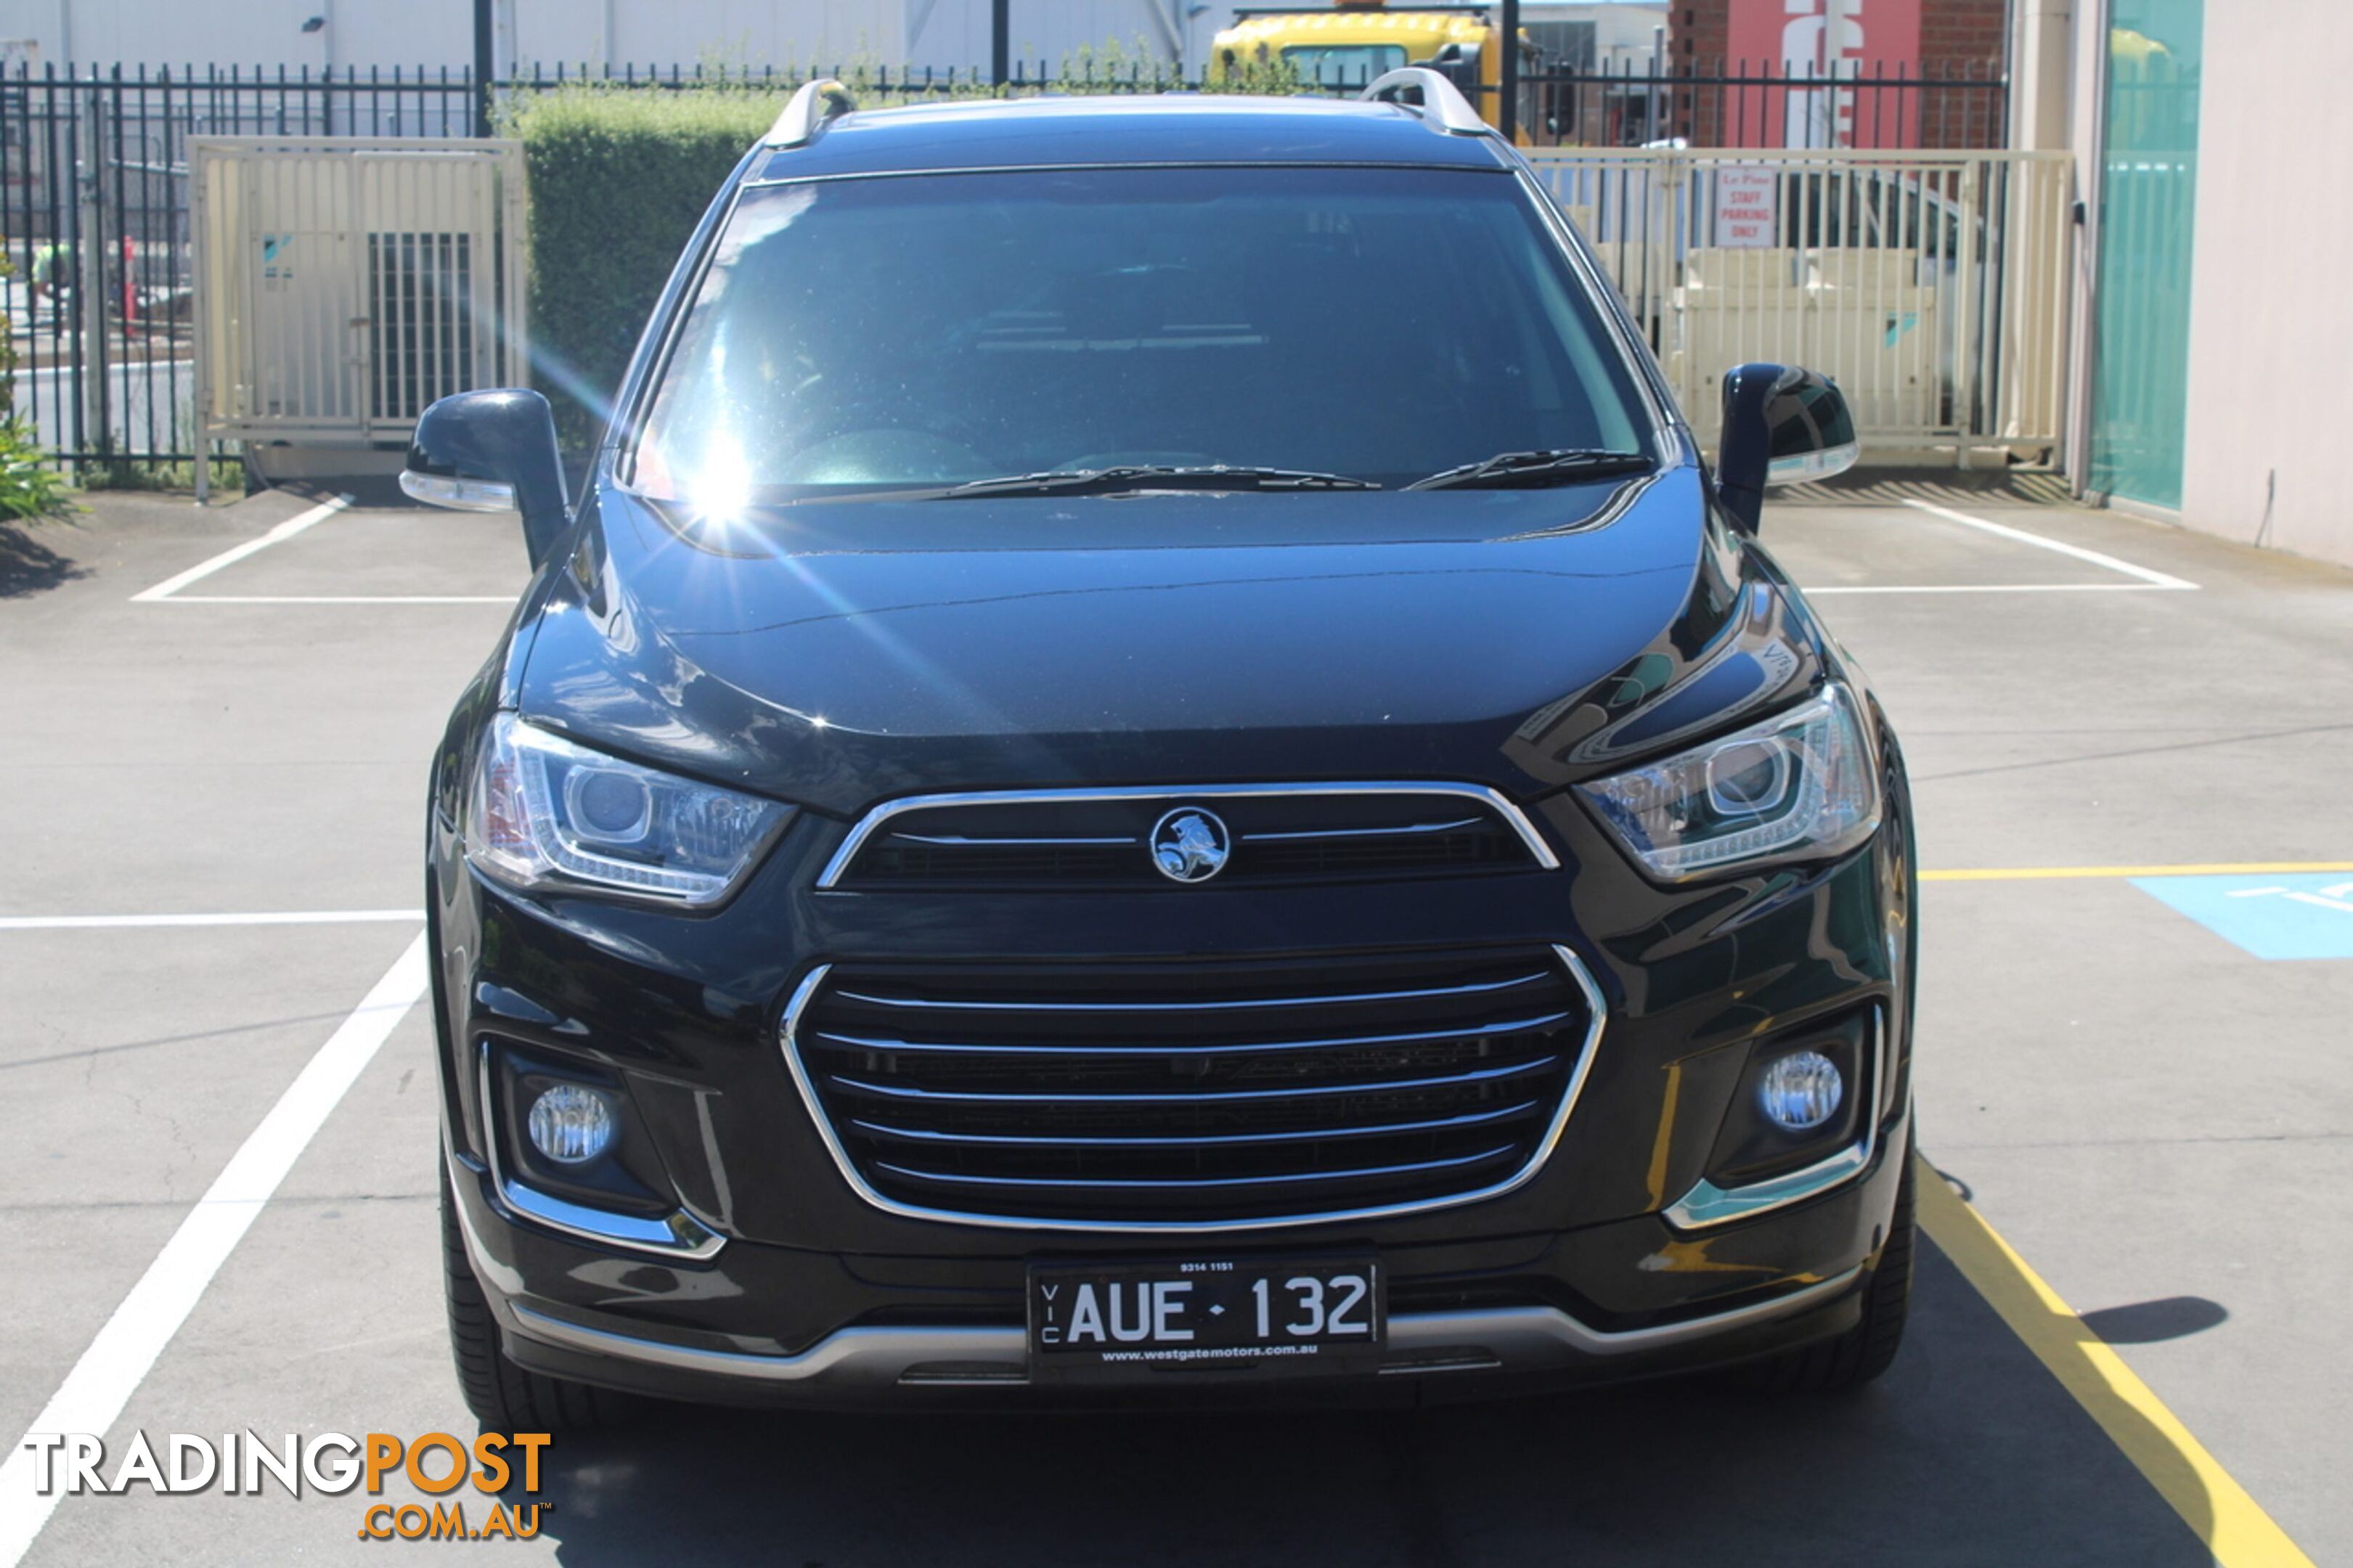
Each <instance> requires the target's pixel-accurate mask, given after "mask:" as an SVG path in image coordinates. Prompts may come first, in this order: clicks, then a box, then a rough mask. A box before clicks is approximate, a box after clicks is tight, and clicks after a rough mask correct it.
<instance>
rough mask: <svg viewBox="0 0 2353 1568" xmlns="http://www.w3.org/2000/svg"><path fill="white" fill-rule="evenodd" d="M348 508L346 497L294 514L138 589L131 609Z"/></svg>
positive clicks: (168, 594)
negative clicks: (240, 542)
mask: <svg viewBox="0 0 2353 1568" xmlns="http://www.w3.org/2000/svg"><path fill="white" fill-rule="evenodd" d="M351 504H352V498H351V497H349V496H337V497H336V498H335V499H334V500H329V501H322V502H320V503H319V504H318V505H317V506H314V507H312V508H311V510H308V511H303V512H297V513H295V514H294V515H293V516H292V517H290V518H288V519H287V520H286V521H284V522H281V523H280V524H279V525H278V526H277V527H275V528H273V529H271V530H270V531H269V532H267V533H265V534H263V535H262V536H261V537H260V538H259V539H248V540H247V541H246V542H244V543H243V544H237V545H232V546H230V547H229V548H228V549H227V550H224V551H222V552H220V553H219V554H218V555H216V556H214V557H213V558H212V559H211V560H209V561H206V562H202V563H198V564H196V565H194V566H191V567H189V568H188V569H187V570H186V571H185V572H183V573H181V574H179V575H178V576H176V577H167V578H165V579H164V581H163V582H161V583H158V584H155V585H154V586H153V587H152V588H147V589H142V591H141V592H139V593H136V594H133V595H131V602H132V604H134V605H153V604H155V603H157V602H159V601H162V600H168V599H170V598H171V597H172V595H174V594H176V593H178V592H179V591H180V590H181V589H183V588H185V587H186V586H187V585H188V584H191V583H195V582H201V581H202V580H203V579H205V578H206V577H209V576H211V575H212V574H214V573H216V572H217V571H219V570H220V569H221V568H222V567H224V566H234V565H236V564H237V563H238V562H240V561H242V560H244V559H245V558H246V557H247V556H248V555H252V554H255V553H257V552H260V551H264V550H267V549H269V547H270V546H271V545H273V544H279V543H282V542H285V541H287V540H289V539H291V538H293V537H294V536H295V535H296V534H298V533H300V532H301V531H303V530H304V529H306V528H309V527H311V525H312V524H314V523H321V522H324V521H327V519H329V518H331V517H332V516H334V515H335V513H337V512H339V511H341V510H343V508H345V507H347V506H349V505H351Z"/></svg>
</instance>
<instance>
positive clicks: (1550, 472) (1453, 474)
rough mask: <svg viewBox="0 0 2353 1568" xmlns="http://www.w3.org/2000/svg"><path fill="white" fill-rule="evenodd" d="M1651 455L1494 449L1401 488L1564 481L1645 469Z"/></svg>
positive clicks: (1499, 486) (1494, 486)
mask: <svg viewBox="0 0 2353 1568" xmlns="http://www.w3.org/2000/svg"><path fill="white" fill-rule="evenodd" d="M1650 467H1651V459H1650V458H1646V457H1644V456H1643V455H1642V454H1641V453H1640V452H1608V451H1594V450H1590V449H1588V448H1586V447H1553V448H1551V449H1550V450H1547V451H1540V452H1498V453H1496V454H1495V455H1494V456H1493V457H1492V458H1481V459H1480V460H1479V461H1477V462H1475V463H1465V464H1463V465H1462V466H1461V467H1460V468H1442V469H1440V471H1438V472H1437V473H1434V474H1431V475H1430V476H1429V477H1427V478H1425V479H1416V480H1414V481H1413V483H1411V484H1409V485H1408V486H1406V487H1405V488H1406V489H1409V490H1455V489H1491V490H1500V489H1516V488H1519V487H1521V486H1528V487H1534V486H1536V485H1566V484H1574V483H1576V482H1577V481H1578V480H1580V479H1601V478H1604V477H1606V476H1608V475H1610V474H1639V473H1642V472H1645V471H1647V470H1648V469H1649V468H1650Z"/></svg>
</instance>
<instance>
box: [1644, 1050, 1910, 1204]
mask: <svg viewBox="0 0 2353 1568" xmlns="http://www.w3.org/2000/svg"><path fill="white" fill-rule="evenodd" d="M1871 1042H1872V1046H1871V1082H1870V1085H1869V1087H1868V1092H1869V1093H1870V1095H1871V1097H1872V1109H1871V1113H1870V1114H1869V1115H1868V1116H1866V1117H1865V1118H1864V1119H1863V1124H1862V1137H1861V1138H1860V1139H1858V1140H1856V1141H1855V1142H1852V1143H1850V1144H1848V1145H1847V1146H1846V1147H1845V1148H1843V1149H1841V1150H1840V1151H1839V1152H1837V1153H1835V1154H1832V1155H1831V1156H1830V1157H1829V1158H1828V1159H1826V1160H1818V1161H1816V1162H1815V1163H1812V1164H1810V1165H1809V1166H1807V1167H1806V1168H1805V1169H1804V1170H1802V1171H1790V1172H1788V1173H1785V1174H1783V1175H1778V1176H1774V1177H1772V1178H1770V1179H1768V1180H1766V1181H1762V1182H1751V1183H1749V1184H1746V1186H1738V1187H1719V1186H1717V1185H1716V1184H1715V1183H1714V1182H1711V1181H1709V1180H1708V1179H1707V1178H1706V1177H1704V1176H1702V1177H1701V1178H1700V1179H1699V1182H1698V1184H1697V1185H1695V1186H1694V1187H1693V1188H1692V1190H1691V1191H1689V1192H1687V1193H1685V1194H1683V1196H1682V1197H1680V1198H1677V1199H1676V1200H1675V1201H1674V1202H1673V1203H1672V1204H1670V1205H1668V1206H1667V1208H1666V1211H1665V1215H1664V1217H1665V1219H1666V1222H1667V1223H1668V1224H1669V1225H1671V1226H1674V1227H1675V1228H1676V1229H1677V1230H1682V1231H1693V1230H1706V1229H1708V1228H1709V1227H1711V1226H1719V1225H1730V1224H1731V1223H1732V1222H1733V1221H1735V1220H1739V1219H1749V1218H1752V1217H1754V1216H1755V1215H1760V1214H1770V1213H1771V1212H1772V1211H1773V1210H1775V1209H1778V1208H1787V1207H1788V1205H1791V1204H1798V1203H1803V1202H1805V1201H1806V1200H1807V1199H1808V1198H1810V1197H1816V1196H1819V1195H1820V1194H1823V1193H1826V1192H1829V1191H1830V1190H1831V1188H1832V1187H1836V1186H1841V1185H1843V1184H1846V1183H1848V1182H1851V1181H1852V1180H1854V1179H1855V1177H1857V1176H1859V1175H1861V1174H1862V1173H1863V1172H1865V1171H1867V1170H1869V1169H1870V1168H1871V1161H1872V1156H1873V1154H1875V1153H1876V1152H1878V1148H1879V1122H1880V1117H1881V1114H1882V1112H1881V1111H1880V1110H1879V1100H1880V1097H1881V1096H1883V1095H1884V1094H1885V1093H1886V1092H1887V1026H1886V1019H1885V1016H1884V1014H1883V1012H1882V1011H1881V1010H1880V1009H1877V1008H1874V1009H1873V1012H1872V1016H1871ZM1910 1114H1911V1112H1910V1110H1909V1108H1908V1107H1907V1108H1906V1110H1905V1116H1906V1117H1908V1116H1909V1115H1910Z"/></svg>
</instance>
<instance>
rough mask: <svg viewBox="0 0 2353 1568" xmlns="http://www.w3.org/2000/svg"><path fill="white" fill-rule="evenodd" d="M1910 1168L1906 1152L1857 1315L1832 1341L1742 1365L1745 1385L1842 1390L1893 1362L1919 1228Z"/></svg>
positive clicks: (1784, 1390)
mask: <svg viewBox="0 0 2353 1568" xmlns="http://www.w3.org/2000/svg"><path fill="white" fill-rule="evenodd" d="M1912 1167H1913V1162H1912V1160H1911V1159H1910V1157H1909V1156H1908V1154H1907V1156H1906V1157H1905V1162H1904V1175H1903V1177H1902V1179H1901V1181H1900V1182H1899V1183H1898V1184H1897V1185H1896V1188H1895V1217H1894V1220H1893V1221H1892V1222H1891V1223H1890V1224H1889V1226H1888V1228H1887V1241H1886V1244H1885V1245H1884V1246H1883V1247H1881V1248H1880V1249H1879V1260H1878V1261H1877V1262H1875V1263H1873V1265H1872V1266H1871V1278H1870V1279H1869V1280H1868V1281H1866V1282H1865V1283H1864V1285H1863V1288H1862V1319H1861V1320H1860V1321H1857V1322H1856V1324H1855V1325H1854V1327H1852V1328H1851V1329H1849V1330H1847V1331H1846V1332H1844V1333H1842V1334H1841V1335H1839V1336H1838V1337H1837V1338H1835V1339H1829V1340H1824V1341H1822V1342H1820V1343H1819V1344H1810V1345H1804V1346H1800V1347H1799V1349H1797V1350H1793V1351H1784V1352H1781V1353H1780V1354H1779V1355H1777V1356H1771V1357H1768V1358H1767V1359H1766V1360H1764V1361H1761V1362H1758V1363H1756V1364H1754V1365H1753V1366H1748V1367H1745V1368H1743V1369H1742V1379H1743V1381H1744V1382H1746V1384H1748V1385H1749V1386H1750V1387H1753V1388H1756V1389H1757V1390H1759V1391H1760V1392H1763V1393H1766V1394H1842V1393H1845V1392H1846V1391H1848V1390H1849V1389H1855V1388H1861V1387H1862V1385H1863V1384H1866V1383H1869V1382H1871V1381H1872V1380H1873V1378H1876V1377H1877V1376H1879V1374H1880V1373H1883V1372H1885V1371H1886V1370H1887V1368H1888V1365H1889V1363H1892V1362H1894V1359H1895V1352H1896V1350H1897V1348H1898V1347H1900V1346H1901V1345H1902V1344H1903V1343H1904V1323H1905V1319H1906V1318H1908V1317H1909V1316H1910V1315H1911V1310H1912V1251H1913V1243H1914V1241H1915V1238H1916V1236H1917V1234H1918V1229H1919V1226H1918V1221H1917V1220H1916V1219H1915V1217H1914V1215H1913V1212H1912V1199H1913V1193H1912Z"/></svg>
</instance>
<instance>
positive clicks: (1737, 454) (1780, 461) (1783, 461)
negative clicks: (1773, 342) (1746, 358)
mask: <svg viewBox="0 0 2353 1568" xmlns="http://www.w3.org/2000/svg"><path fill="white" fill-rule="evenodd" d="M1861 456H1862V446H1861V445H1860V444H1859V443H1858V442H1857V441H1856V440H1855V438H1854V416H1852V414H1850V413H1848V412H1847V406H1846V398H1845V397H1844V396H1843V395H1841V393H1840V392H1839V389H1838V387H1837V385H1836V384H1834V383H1833V382H1832V381H1831V379H1830V378H1829V377H1828V376H1825V375H1820V374H1817V373H1815V372H1813V371H1810V370H1799V369H1797V368H1796V367H1794V366H1788V365H1778V364H1744V365H1741V366H1739V367H1737V368H1736V369H1735V370H1733V371H1731V372H1729V373H1727V374H1725V378H1724V444H1723V446H1722V447H1719V448H1718V450H1717V453H1716V459H1715V500H1716V504H1717V505H1719V506H1721V507H1723V508H1724V510H1725V511H1726V512H1728V513H1729V514H1731V517H1732V521H1733V526H1734V527H1736V528H1737V529H1739V530H1740V531H1742V532H1743V533H1754V532H1756V531H1757V519H1758V516H1759V514H1760V513H1761V512H1762V511H1763V510H1764V507H1765V489H1766V487H1767V485H1795V484H1802V483H1804V482H1805V481H1806V480H1808V479H1829V478H1830V477H1831V475H1833V474H1842V473H1844V472H1846V471H1847V470H1848V469H1849V468H1852V467H1854V460H1855V459H1856V458H1859V457H1861Z"/></svg>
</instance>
